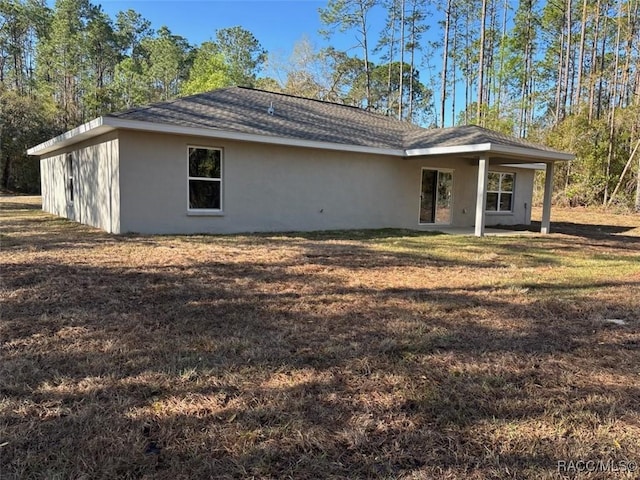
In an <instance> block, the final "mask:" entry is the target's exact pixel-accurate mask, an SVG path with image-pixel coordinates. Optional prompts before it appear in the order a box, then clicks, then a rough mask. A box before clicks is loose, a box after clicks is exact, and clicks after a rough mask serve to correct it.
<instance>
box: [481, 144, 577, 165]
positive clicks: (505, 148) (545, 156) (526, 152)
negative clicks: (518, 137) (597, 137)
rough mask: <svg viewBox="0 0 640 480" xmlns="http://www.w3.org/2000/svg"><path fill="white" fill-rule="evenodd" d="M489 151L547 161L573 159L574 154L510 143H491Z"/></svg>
mask: <svg viewBox="0 0 640 480" xmlns="http://www.w3.org/2000/svg"><path fill="white" fill-rule="evenodd" d="M491 153H499V154H503V155H508V156H516V157H525V158H529V159H530V158H531V157H533V158H536V159H540V160H549V161H565V162H568V161H570V160H575V158H576V156H575V155H573V154H572V153H564V152H555V151H553V152H552V151H547V150H538V149H537V148H527V147H513V146H510V145H493V144H491ZM528 163H531V162H528Z"/></svg>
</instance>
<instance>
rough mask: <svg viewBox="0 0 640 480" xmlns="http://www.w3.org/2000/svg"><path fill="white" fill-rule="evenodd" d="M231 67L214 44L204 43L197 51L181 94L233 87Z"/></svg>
mask: <svg viewBox="0 0 640 480" xmlns="http://www.w3.org/2000/svg"><path fill="white" fill-rule="evenodd" d="M232 84H233V82H232V79H231V75H230V73H229V66H228V65H227V64H226V63H225V59H224V57H223V56H222V54H220V53H218V49H217V48H216V45H215V44H214V43H213V42H204V43H203V44H202V45H200V47H199V48H197V49H196V54H195V58H194V61H193V65H192V66H191V70H189V78H188V79H187V81H185V82H184V83H183V84H182V87H181V88H180V93H181V94H182V95H192V94H194V93H200V92H206V91H209V90H213V89H216V88H221V87H228V86H230V85H232Z"/></svg>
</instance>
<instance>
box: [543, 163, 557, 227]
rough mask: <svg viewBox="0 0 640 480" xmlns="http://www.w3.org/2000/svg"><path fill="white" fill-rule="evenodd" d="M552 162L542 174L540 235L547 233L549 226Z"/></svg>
mask: <svg viewBox="0 0 640 480" xmlns="http://www.w3.org/2000/svg"><path fill="white" fill-rule="evenodd" d="M553 165H554V164H553V162H549V163H547V169H546V171H545V174H544V200H543V203H542V222H541V224H540V233H543V234H547V233H549V231H550V230H549V226H550V224H551V196H552V195H553Z"/></svg>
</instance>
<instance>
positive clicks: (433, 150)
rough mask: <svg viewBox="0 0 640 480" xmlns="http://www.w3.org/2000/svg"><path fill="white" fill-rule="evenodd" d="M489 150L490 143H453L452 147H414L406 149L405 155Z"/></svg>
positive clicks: (453, 153) (451, 153) (449, 153)
mask: <svg viewBox="0 0 640 480" xmlns="http://www.w3.org/2000/svg"><path fill="white" fill-rule="evenodd" d="M490 150H491V144H490V143H478V144H476V145H455V146H452V147H431V148H414V149H412V150H406V156H407V157H420V156H430V155H455V154H458V153H482V152H488V151H490Z"/></svg>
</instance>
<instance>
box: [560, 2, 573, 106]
mask: <svg viewBox="0 0 640 480" xmlns="http://www.w3.org/2000/svg"><path fill="white" fill-rule="evenodd" d="M566 9H567V12H566V14H567V42H566V45H565V47H566V50H565V55H564V85H563V94H562V100H561V103H562V105H561V107H562V118H564V117H565V115H566V111H567V101H568V103H569V105H568V106H569V109H568V110H569V113H571V97H568V95H569V82H570V77H573V75H572V74H571V36H572V35H571V30H572V26H573V16H572V13H573V12H572V9H571V0H567V6H566Z"/></svg>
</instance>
